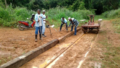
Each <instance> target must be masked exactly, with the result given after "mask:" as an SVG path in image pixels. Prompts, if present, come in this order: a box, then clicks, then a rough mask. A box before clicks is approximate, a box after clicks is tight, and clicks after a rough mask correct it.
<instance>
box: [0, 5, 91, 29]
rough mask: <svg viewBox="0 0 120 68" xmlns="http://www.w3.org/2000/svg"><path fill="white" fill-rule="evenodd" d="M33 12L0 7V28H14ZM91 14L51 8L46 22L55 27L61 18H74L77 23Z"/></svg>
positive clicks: (17, 8)
mask: <svg viewBox="0 0 120 68" xmlns="http://www.w3.org/2000/svg"><path fill="white" fill-rule="evenodd" d="M35 13H36V12H35V11H32V10H27V8H20V7H16V8H14V9H13V8H12V5H10V6H8V7H7V8H2V7H0V26H5V27H16V25H17V22H18V21H20V20H22V21H26V20H27V18H30V17H31V15H32V14H35ZM90 14H92V12H90V11H89V10H78V11H74V12H73V11H72V10H68V9H66V8H60V7H57V8H52V9H49V10H47V11H46V15H47V16H48V21H49V22H50V23H51V24H54V25H56V27H57V26H59V25H60V23H61V21H60V19H61V17H65V18H67V19H68V17H74V18H75V19H77V20H78V21H79V20H81V19H88V15H90Z"/></svg>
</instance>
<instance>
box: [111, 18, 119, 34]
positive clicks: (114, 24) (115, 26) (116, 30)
mask: <svg viewBox="0 0 120 68" xmlns="http://www.w3.org/2000/svg"><path fill="white" fill-rule="evenodd" d="M112 24H113V27H114V28H115V33H120V20H119V19H116V20H113V21H112Z"/></svg>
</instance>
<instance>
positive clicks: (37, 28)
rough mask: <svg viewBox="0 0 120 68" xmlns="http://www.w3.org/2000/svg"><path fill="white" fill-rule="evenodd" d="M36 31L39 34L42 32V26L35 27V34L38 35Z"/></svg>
mask: <svg viewBox="0 0 120 68" xmlns="http://www.w3.org/2000/svg"><path fill="white" fill-rule="evenodd" d="M38 32H39V34H41V33H42V26H40V27H35V35H38Z"/></svg>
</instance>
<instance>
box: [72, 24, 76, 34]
mask: <svg viewBox="0 0 120 68" xmlns="http://www.w3.org/2000/svg"><path fill="white" fill-rule="evenodd" d="M71 31H73V26H71ZM76 34H77V26H75V33H74V35H76Z"/></svg>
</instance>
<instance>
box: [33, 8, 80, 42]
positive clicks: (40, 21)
mask: <svg viewBox="0 0 120 68" xmlns="http://www.w3.org/2000/svg"><path fill="white" fill-rule="evenodd" d="M46 18H47V16H46V15H45V10H43V11H42V13H40V9H38V10H37V13H36V14H35V42H37V35H38V32H39V36H40V40H41V39H42V36H43V37H46V36H45V27H46V26H45V23H46ZM68 20H69V21H70V24H69V27H70V26H71V25H72V26H71V31H73V27H74V28H75V30H74V31H75V33H74V35H76V33H77V26H78V25H79V22H78V21H77V20H76V19H74V18H70V17H69V18H68ZM61 22H62V23H61V26H60V31H61V29H62V26H63V25H64V24H65V25H66V30H67V31H68V24H67V19H66V18H64V17H62V18H61Z"/></svg>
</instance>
